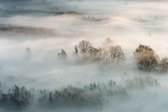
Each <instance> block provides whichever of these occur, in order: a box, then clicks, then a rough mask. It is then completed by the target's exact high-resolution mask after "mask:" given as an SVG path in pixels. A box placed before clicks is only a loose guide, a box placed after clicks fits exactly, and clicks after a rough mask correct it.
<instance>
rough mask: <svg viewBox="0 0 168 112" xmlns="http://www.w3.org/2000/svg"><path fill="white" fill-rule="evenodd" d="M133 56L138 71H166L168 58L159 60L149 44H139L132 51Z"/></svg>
mask: <svg viewBox="0 0 168 112" xmlns="http://www.w3.org/2000/svg"><path fill="white" fill-rule="evenodd" d="M134 56H135V58H136V61H137V67H138V69H139V70H140V71H159V72H166V71H167V70H168V58H163V59H162V60H160V58H159V56H158V55H157V54H156V53H155V51H154V50H153V49H152V48H151V47H150V46H146V45H139V46H138V48H137V49H136V50H135V52H134Z"/></svg>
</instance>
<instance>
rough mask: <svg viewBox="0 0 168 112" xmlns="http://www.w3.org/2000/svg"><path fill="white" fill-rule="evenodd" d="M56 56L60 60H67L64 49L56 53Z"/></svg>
mask: <svg viewBox="0 0 168 112" xmlns="http://www.w3.org/2000/svg"><path fill="white" fill-rule="evenodd" d="M58 56H59V57H60V58H67V53H66V52H65V50H64V49H62V50H61V52H59V53H58Z"/></svg>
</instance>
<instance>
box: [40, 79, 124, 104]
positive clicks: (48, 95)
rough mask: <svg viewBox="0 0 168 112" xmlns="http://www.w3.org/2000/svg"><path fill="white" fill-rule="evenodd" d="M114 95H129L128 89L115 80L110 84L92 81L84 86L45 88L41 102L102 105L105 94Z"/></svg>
mask: <svg viewBox="0 0 168 112" xmlns="http://www.w3.org/2000/svg"><path fill="white" fill-rule="evenodd" d="M114 95H122V96H127V91H126V90H125V89H124V88H122V87H120V86H118V85H116V83H115V82H114V81H110V82H109V83H108V84H100V83H98V84H96V83H91V84H90V85H87V86H84V87H83V88H76V87H73V86H68V87H66V88H64V89H61V90H55V91H46V90H43V91H40V98H39V102H40V104H43V105H44V104H45V105H46V104H49V105H51V104H52V105H54V106H59V105H64V106H65V105H66V106H67V105H69V106H91V105H92V106H100V105H102V103H103V101H104V97H105V96H114Z"/></svg>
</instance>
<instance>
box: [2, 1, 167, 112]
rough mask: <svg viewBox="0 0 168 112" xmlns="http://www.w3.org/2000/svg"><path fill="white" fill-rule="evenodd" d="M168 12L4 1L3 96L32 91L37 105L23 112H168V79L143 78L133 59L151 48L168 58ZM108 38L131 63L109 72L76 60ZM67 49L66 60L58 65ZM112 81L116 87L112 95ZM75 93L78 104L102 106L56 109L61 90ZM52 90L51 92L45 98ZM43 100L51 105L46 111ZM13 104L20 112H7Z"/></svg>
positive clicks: (136, 5) (119, 4)
mask: <svg viewBox="0 0 168 112" xmlns="http://www.w3.org/2000/svg"><path fill="white" fill-rule="evenodd" d="M167 5H168V1H167V0H101V1H100V0H1V1H0V45H1V47H0V71H1V72H0V82H1V87H0V90H1V92H0V93H4V94H3V95H4V96H6V95H7V94H9V95H11V96H12V95H13V94H14V93H15V92H16V91H13V92H14V93H10V92H9V93H8V89H10V88H12V87H14V85H15V84H16V85H17V86H19V87H22V86H25V87H26V90H25V89H24V91H25V94H26V95H28V94H27V92H28V93H29V91H30V94H31V95H30V96H34V97H32V98H31V97H30V99H31V100H30V99H27V101H26V103H25V104H26V106H25V107H23V108H21V109H20V108H19V109H16V112H18V111H23V112H38V111H39V112H46V111H47V112H94V111H95V112H109V111H110V112H158V111H160V112H166V111H167V109H168V107H167V105H166V104H167V103H168V97H167V93H168V88H167V87H168V83H167V80H168V73H167V72H165V73H157V72H144V71H143V72H142V71H139V70H138V69H137V67H136V59H135V57H134V54H133V53H134V51H135V49H136V48H137V47H138V46H139V45H140V44H144V45H148V46H150V47H151V48H153V49H154V50H155V52H156V53H157V54H158V55H159V57H160V58H163V57H168V51H167V49H168V44H167V43H168V37H167V36H168V13H167V12H168V7H167ZM106 38H110V39H112V40H113V41H114V43H115V44H117V45H120V46H121V47H122V50H123V52H124V54H125V61H124V62H123V63H120V64H110V65H104V64H102V63H97V62H87V61H82V60H76V58H75V57H74V55H73V53H74V47H75V45H77V44H78V42H79V41H81V40H88V41H89V42H90V43H91V44H92V46H94V47H96V48H99V47H102V46H103V41H104V40H105V39H106ZM61 49H64V50H65V51H66V53H67V55H68V57H67V58H66V59H60V58H59V57H58V53H59V52H60V50H61ZM110 80H112V81H114V82H115V84H114V86H112V88H109V86H108V83H109V81H110ZM92 83H93V85H94V86H93V85H92ZM95 83H96V84H97V86H95ZM90 84H91V85H90ZM106 84H107V85H106ZM68 85H70V86H72V88H71V87H70V88H71V89H72V91H73V90H75V92H72V96H73V95H74V94H79V98H81V99H85V103H87V101H88V99H89V97H90V99H91V100H90V101H89V102H91V104H92V103H93V102H92V101H96V105H95V102H94V103H93V104H94V105H93V106H88V105H87V106H86V105H83V103H82V104H81V105H82V106H81V105H80V106H79V105H78V103H79V102H80V103H81V102H83V101H84V100H81V99H80V100H79V101H78V100H76V99H75V100H74V99H73V104H74V105H70V106H67V105H66V104H67V103H65V102H66V101H67V99H66V98H67V97H66V98H65V97H62V102H61V103H60V102H54V104H50V103H48V102H47V101H48V99H47V98H46V99H43V98H44V97H43V96H45V95H46V97H48V96H47V95H50V93H53V94H54V91H55V90H58V93H60V94H59V95H62V94H65V93H64V91H63V90H64V89H65V90H66V89H67V88H68V87H69V86H68ZM102 85H103V86H102ZM104 85H105V86H104ZM85 86H86V87H88V88H92V86H93V87H95V88H96V89H95V90H92V89H91V90H90V89H88V88H85ZM74 88H77V89H74ZM97 88H99V89H97ZM104 88H106V89H104ZM116 88H117V89H116ZM15 89H16V88H15ZM15 89H14V90H15ZM44 89H46V90H47V92H44V91H43V92H42V93H40V92H39V91H40V90H44ZM71 89H70V90H69V88H68V89H67V91H71ZM11 90H12V89H11ZM76 90H77V93H76ZM79 91H82V92H79ZM102 91H104V92H102ZM109 91H110V93H109ZM111 91H112V92H111ZM23 93H24V92H23ZM70 93H71V92H70ZM115 93H117V95H116V94H115ZM122 93H123V94H124V95H123V94H122ZM39 94H40V95H39ZM83 94H84V96H83ZM100 94H101V95H100ZM109 94H110V95H109ZM59 95H58V96H59ZM87 95H89V96H88V97H87ZM96 95H97V96H96ZM99 95H100V96H101V97H100V96H99ZM23 96H24V95H23ZM28 96H29V95H28ZM50 96H52V95H50ZM70 96H71V95H70ZM2 98H3V97H2V95H1V97H0V99H1V100H0V104H1V105H2V104H3V106H0V111H1V112H15V111H14V109H13V104H12V103H11V102H10V101H9V102H10V103H9V102H8V101H5V100H4V99H3V100H2ZM5 98H6V97H5ZM12 98H13V97H12ZM12 98H11V101H13V99H12ZM19 98H20V97H18V99H19ZM41 98H42V99H43V101H44V102H45V103H44V104H39V99H41ZM68 98H69V97H68ZM15 100H16V99H15ZM29 100H30V101H29ZM3 101H5V103H4V102H3ZM19 101H20V100H19ZM54 101H57V99H55V100H54ZM58 101H59V100H58ZM69 102H70V103H71V100H70V101H69ZM97 102H98V103H97ZM6 103H7V104H9V105H7V106H9V107H10V106H11V105H12V106H11V107H12V109H6V106H4V105H5V104H6ZM14 103H15V102H14ZM57 103H60V104H59V105H56V104H57ZM88 104H89V103H88ZM97 104H100V105H97ZM55 105H56V106H55Z"/></svg>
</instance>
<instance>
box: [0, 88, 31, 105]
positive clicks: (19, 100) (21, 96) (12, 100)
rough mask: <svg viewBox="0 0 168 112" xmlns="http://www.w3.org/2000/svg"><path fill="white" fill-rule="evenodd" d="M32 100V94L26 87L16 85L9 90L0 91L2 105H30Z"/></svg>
mask: <svg viewBox="0 0 168 112" xmlns="http://www.w3.org/2000/svg"><path fill="white" fill-rule="evenodd" d="M31 100H32V94H31V92H30V91H28V90H26V88H25V87H18V86H17V85H15V86H14V87H13V88H12V89H9V90H8V92H7V93H6V92H2V91H1V93H0V105H3V106H7V107H8V108H10V107H14V108H20V107H24V106H27V105H29V103H30V102H31Z"/></svg>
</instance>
